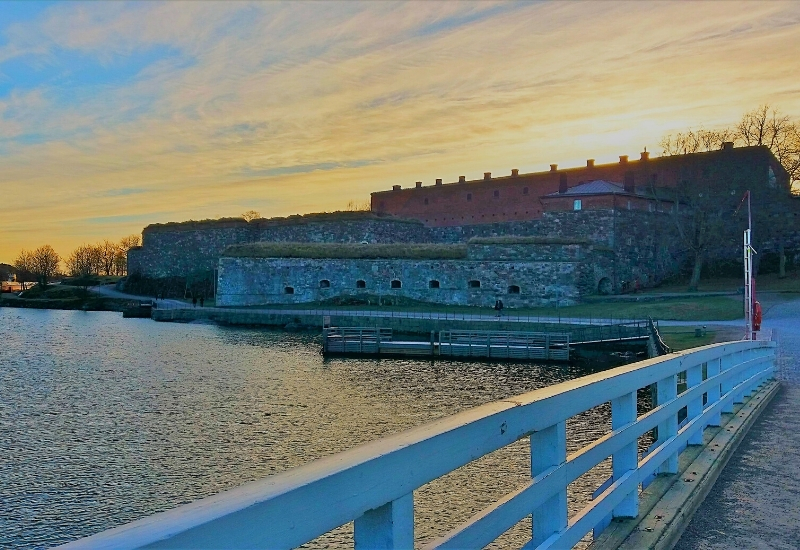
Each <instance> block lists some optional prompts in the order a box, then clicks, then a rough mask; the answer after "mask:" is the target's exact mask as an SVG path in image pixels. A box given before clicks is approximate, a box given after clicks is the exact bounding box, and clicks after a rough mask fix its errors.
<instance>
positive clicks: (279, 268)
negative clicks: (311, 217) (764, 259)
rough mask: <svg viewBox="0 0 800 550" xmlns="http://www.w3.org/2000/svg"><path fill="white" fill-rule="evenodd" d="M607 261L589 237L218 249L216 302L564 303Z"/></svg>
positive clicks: (592, 282)
mask: <svg viewBox="0 0 800 550" xmlns="http://www.w3.org/2000/svg"><path fill="white" fill-rule="evenodd" d="M612 264H613V261H612V260H611V258H610V257H609V254H608V253H607V251H606V250H605V249H601V250H598V251H595V250H594V247H593V246H592V245H590V244H584V243H573V244H532V243H513V242H512V243H509V244H503V243H501V244H489V243H486V244H483V243H481V242H480V241H479V240H478V241H477V242H476V243H475V244H473V243H470V244H468V246H467V255H466V257H465V258H463V259H403V258H397V259H346V258H285V257H284V258H277V257H265V258H258V257H233V256H225V255H224V256H223V257H222V258H221V259H220V263H219V282H218V285H219V286H218V289H217V304H218V305H220V306H254V305H265V304H295V303H304V302H315V301H324V300H328V299H332V298H342V297H352V298H357V299H358V300H359V301H360V302H361V303H368V302H370V301H372V303H377V302H378V301H379V300H384V301H385V300H387V299H388V298H390V297H391V298H392V299H394V298H396V297H402V298H406V299H411V300H417V301H423V302H433V303H446V304H453V305H468V306H484V307H491V306H492V305H494V303H495V301H496V300H498V299H500V300H502V301H503V303H504V305H505V306H507V307H531V306H540V305H553V304H556V303H558V304H559V305H562V306H563V305H571V304H574V303H576V302H577V300H578V299H579V298H580V296H582V295H586V294H591V293H592V292H593V291H594V289H595V288H597V286H598V284H599V281H600V280H603V279H606V280H607V281H610V277H611V276H612V274H611V271H612V268H613V265H612Z"/></svg>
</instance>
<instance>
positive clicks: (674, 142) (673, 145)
mask: <svg viewBox="0 0 800 550" xmlns="http://www.w3.org/2000/svg"><path fill="white" fill-rule="evenodd" d="M733 137H734V131H733V130H731V129H729V128H723V129H722V130H706V129H704V128H700V129H699V130H696V131H695V130H692V129H689V130H687V131H686V132H678V133H677V134H667V135H665V136H664V137H663V138H661V141H660V142H659V146H660V147H661V149H663V151H664V155H665V156H672V155H688V154H690V153H702V152H706V151H717V150H719V149H722V144H723V143H725V142H726V141H732V140H733Z"/></svg>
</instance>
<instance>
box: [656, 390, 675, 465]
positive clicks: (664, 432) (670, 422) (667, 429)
mask: <svg viewBox="0 0 800 550" xmlns="http://www.w3.org/2000/svg"><path fill="white" fill-rule="evenodd" d="M677 396H678V375H677V374H673V375H671V376H667V377H666V378H662V379H661V380H659V381H658V382H656V402H657V403H656V404H657V405H662V404H664V403H666V402H668V401H671V400H673V399H675V398H676V397H677ZM676 435H678V415H677V414H673V415H670V417H669V418H667V419H666V420H665V421H664V422H661V423H660V424H659V425H658V443H659V444H660V443H664V442H665V441H666V440H668V439H669V438H671V437H675V436H676ZM658 471H659V473H662V474H677V473H678V453H677V452H676V453H673V454H671V455H670V456H668V457H667V459H666V460H665V461H664V462H663V463H662V464H661V466H660V467H659V469H658Z"/></svg>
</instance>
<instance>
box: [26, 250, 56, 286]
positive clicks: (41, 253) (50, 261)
mask: <svg viewBox="0 0 800 550" xmlns="http://www.w3.org/2000/svg"><path fill="white" fill-rule="evenodd" d="M60 263H61V257H60V256H59V255H58V254H57V253H56V251H55V250H53V247H52V246H50V245H49V244H46V245H44V246H40V247H39V248H37V249H36V250H34V251H33V274H34V275H35V276H36V279H37V280H38V281H39V284H41V285H42V286H47V282H48V281H49V280H50V279H52V278H53V277H54V276H55V275H56V274H57V273H58V264H60Z"/></svg>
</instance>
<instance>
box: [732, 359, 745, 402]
mask: <svg viewBox="0 0 800 550" xmlns="http://www.w3.org/2000/svg"><path fill="white" fill-rule="evenodd" d="M745 361H747V352H746V351H740V352H739V353H737V354H736V359H735V362H734V365H739V364H741V363H744V362H745ZM746 374H747V373H746V372H745V371H740V372H739V373H738V374H737V375H736V376H734V377H733V380H734V382H733V383H734V385H735V386H738V385H739V383H741V382H743V381H744V380H745V379H746ZM743 401H744V390H743V389H741V388H740V389H738V390H736V393H734V397H733V402H734V403H742V402H743Z"/></svg>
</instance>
